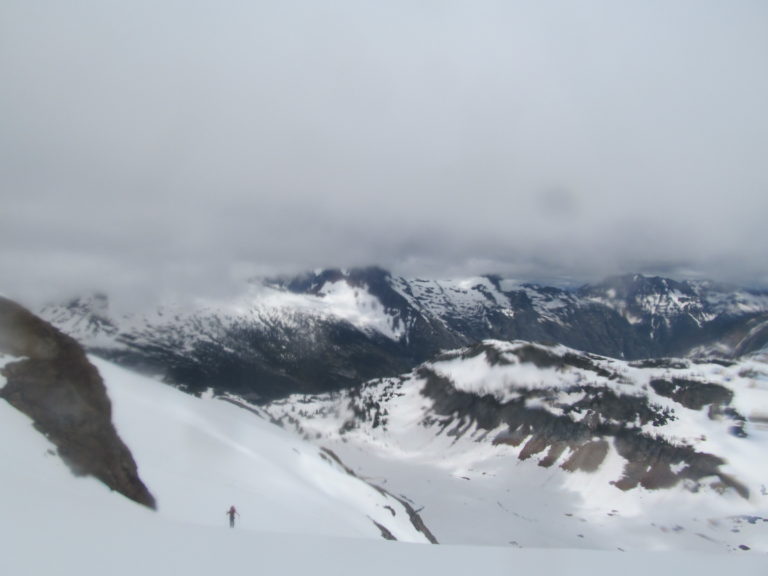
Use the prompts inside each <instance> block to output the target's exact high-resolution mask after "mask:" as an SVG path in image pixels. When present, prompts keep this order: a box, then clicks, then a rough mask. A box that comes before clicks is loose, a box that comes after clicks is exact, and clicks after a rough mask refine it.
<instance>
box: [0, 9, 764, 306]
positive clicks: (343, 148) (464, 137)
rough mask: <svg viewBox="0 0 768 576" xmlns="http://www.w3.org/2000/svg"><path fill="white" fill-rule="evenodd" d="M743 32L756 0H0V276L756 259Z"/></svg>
mask: <svg viewBox="0 0 768 576" xmlns="http://www.w3.org/2000/svg"><path fill="white" fill-rule="evenodd" d="M766 30H768V5H766V4H765V3H764V2H762V1H758V0H756V1H748V0H741V1H734V2H728V3H726V2H715V1H699V0H696V1H694V0H690V1H688V0H679V1H672V2H669V1H664V2H661V1H658V2H657V1H649V2H637V3H632V5H628V3H616V2H611V1H607V0H606V1H598V0H594V1H582V2H567V1H543V2H513V1H504V2H501V1H498V2H494V1H486V0H481V1H473V2H448V1H434V2H405V1H390V2H366V1H352V0H350V1H342V0H330V1H328V2H311V1H308V0H293V1H292V0H286V1H281V2H213V1H210V2H206V1H198V2H189V1H183V2H182V1H166V2H148V1H134V2H117V1H114V2H111V1H106V2H105V1H98V2H97V1H74V2H67V3H61V2H55V1H52V0H50V1H38V2H35V1H29V0H24V1H22V0H4V1H3V2H2V4H0V74H1V75H2V79H3V89H2V90H1V91H0V191H1V192H0V193H1V194H2V197H1V199H2V203H1V207H0V246H2V252H1V253H0V278H2V284H1V285H0V289H3V290H6V291H11V292H13V293H14V294H16V293H22V292H23V293H29V292H30V291H37V292H40V293H43V292H49V293H53V292H55V291H60V290H74V289H78V288H80V287H84V286H86V285H89V286H90V285H98V286H101V287H104V288H108V289H109V288H114V286H117V285H120V286H123V287H129V288H130V289H131V290H134V289H139V287H140V286H145V285H146V284H147V283H148V282H151V283H155V284H159V285H167V286H168V288H169V289H170V288H173V289H176V288H178V286H180V285H189V284H194V285H195V286H196V287H197V286H200V287H201V288H199V289H202V287H205V289H214V288H216V287H217V286H218V285H219V283H220V282H221V281H222V279H227V278H230V277H231V276H232V274H233V273H234V274H235V275H237V274H247V273H250V272H252V271H262V270H266V271H268V270H276V269H278V270H285V269H301V268H307V267H316V266H327V265H342V266H345V265H355V264H368V263H378V264H381V265H384V266H388V267H391V268H394V269H395V270H397V271H402V272H405V273H417V272H423V273H431V274H439V275H450V274H455V273H460V272H464V273H466V272H473V273H474V272H485V271H498V272H502V273H508V274H514V275H519V276H523V277H530V278H537V279H551V278H572V279H574V280H577V281H578V280H582V279H589V278H590V277H594V276H600V275H603V274H610V273H616V272H622V271H629V270H641V271H663V272H667V273H672V274H677V275H681V274H691V275H704V276H709V277H714V278H716V279H723V280H737V281H742V282H750V283H755V284H761V285H768V270H767V269H766V266H765V261H766V259H765V254H766V251H767V250H766V249H768V241H766V237H768V235H766V234H765V233H764V215H765V214H766V213H768V161H767V160H766V159H767V158H768V104H767V103H768V35H766V33H765V31H766ZM233 271H234V272H233ZM196 289H197V288H196Z"/></svg>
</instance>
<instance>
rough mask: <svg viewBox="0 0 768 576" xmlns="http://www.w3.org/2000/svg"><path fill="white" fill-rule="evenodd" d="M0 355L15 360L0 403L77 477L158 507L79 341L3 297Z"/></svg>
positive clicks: (0, 302) (0, 372)
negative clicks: (24, 419) (29, 423)
mask: <svg viewBox="0 0 768 576" xmlns="http://www.w3.org/2000/svg"><path fill="white" fill-rule="evenodd" d="M0 355H8V356H12V357H16V358H17V359H16V360H14V361H11V362H8V363H6V364H5V366H4V367H3V368H2V369H1V370H0V375H2V376H4V377H5V380H6V384H5V386H4V387H3V388H2V389H0V398H2V399H4V400H6V401H7V402H8V403H9V404H11V405H12V406H14V407H15V408H16V409H18V410H19V411H21V412H23V413H24V414H26V415H27V416H29V417H30V418H31V419H32V420H33V422H34V425H35V427H36V428H37V429H38V430H39V431H40V432H41V433H43V434H44V435H45V436H46V437H47V438H48V439H49V440H50V441H51V442H52V443H53V444H54V445H55V446H56V447H57V450H58V453H59V455H60V456H61V458H62V459H63V460H64V462H66V463H67V465H68V466H69V467H70V469H71V470H72V472H73V473H75V474H76V475H91V476H94V477H96V478H98V479H99V480H101V481H102V482H104V483H105V484H106V485H107V486H109V487H110V488H112V489H113V490H116V491H118V492H120V493H121V494H123V495H125V496H126V497H128V498H130V499H131V500H134V501H136V502H138V503H140V504H143V505H145V506H148V507H150V508H154V507H155V499H154V497H153V496H152V494H151V493H150V492H149V490H148V489H147V487H146V486H145V485H144V483H143V482H142V481H141V479H140V478H139V474H138V471H137V467H136V463H135V461H134V459H133V456H132V455H131V452H130V450H129V449H128V447H127V446H126V445H125V444H124V443H123V441H122V440H121V439H120V437H119V436H118V434H117V431H116V430H115V427H114V426H113V424H112V407H111V403H110V400H109V397H108V396H107V393H106V389H105V387H104V383H103V382H102V379H101V376H100V375H99V372H98V370H97V369H96V368H95V367H94V366H93V365H92V364H91V363H90V362H89V361H88V358H87V357H86V355H85V352H84V351H83V349H82V348H81V346H80V345H79V344H78V343H77V342H76V341H75V340H74V339H72V338H71V337H69V336H67V335H65V334H63V333H62V332H60V331H59V330H57V329H56V328H54V327H53V326H51V325H50V324H48V323H47V322H44V321H43V320H41V319H40V318H38V317H36V316H35V315H33V314H32V313H31V312H29V311H28V310H26V309H25V308H23V307H21V306H19V305H18V304H16V303H14V302H12V301H10V300H7V299H5V298H2V297H0Z"/></svg>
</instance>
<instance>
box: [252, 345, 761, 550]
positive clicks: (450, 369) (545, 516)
mask: <svg viewBox="0 0 768 576" xmlns="http://www.w3.org/2000/svg"><path fill="white" fill-rule="evenodd" d="M266 409H267V411H268V412H269V413H270V414H272V415H273V417H275V418H276V419H277V420H279V421H281V422H282V423H283V424H284V425H286V426H288V427H292V428H295V429H296V430H298V431H300V432H301V433H303V434H304V435H305V437H307V438H309V439H313V440H314V441H315V442H318V443H319V444H322V445H330V446H332V447H333V449H334V450H335V451H337V452H338V453H339V454H342V456H343V458H344V459H345V460H346V461H347V462H350V463H351V464H352V465H353V466H355V467H357V468H358V469H359V472H360V473H361V474H364V475H372V476H374V477H379V476H383V477H386V479H387V481H388V484H387V486H389V487H390V489H394V490H398V491H399V490H407V491H408V493H409V495H410V496H411V497H412V498H413V499H414V501H415V502H416V503H417V505H418V506H419V507H422V506H423V511H422V515H423V516H424V518H425V521H426V522H427V523H428V524H429V525H430V526H432V527H433V529H434V530H435V534H436V536H437V537H438V538H439V539H442V540H444V541H446V542H454V543H456V542H462V541H464V540H463V539H464V538H466V537H467V533H466V532H465V531H462V529H461V528H459V527H457V526H459V525H460V524H461V523H464V522H469V523H470V524H471V525H472V527H473V528H472V536H471V537H470V541H471V542H474V543H483V544H509V543H512V542H514V543H516V544H519V545H521V546H563V547H580V546H583V545H590V546H596V547H606V548H610V547H621V548H622V549H631V548H638V547H644V546H647V547H659V548H676V547H681V548H694V549H709V550H733V549H738V548H739V547H749V548H751V549H758V550H763V551H768V547H766V544H765V538H764V536H765V530H766V526H768V484H767V483H766V478H768V465H767V464H766V462H767V461H766V458H765V454H766V453H768V364H765V363H763V362H760V361H758V360H755V359H745V360H742V361H739V362H732V363H722V362H721V363H706V362H702V361H694V360H650V361H638V362H626V361H621V360H616V359H611V358H607V357H600V356H596V355H592V354H585V353H580V352H577V351H575V350H573V349H569V348H567V347H565V346H562V345H555V346H544V345H538V344H532V343H529V342H522V341H517V342H500V341H485V342H482V343H479V344H477V345H475V346H472V347H470V348H466V349H462V350H457V351H454V352H449V353H445V354H443V355H441V356H439V357H438V358H436V359H435V360H434V361H432V362H428V363H425V364H423V365H421V366H419V367H418V368H417V369H415V370H414V371H413V372H411V373H409V374H406V375H404V376H402V377H398V378H385V379H380V380H376V381H372V382H369V383H367V384H366V385H364V386H362V387H360V388H356V389H352V390H348V391H342V392H335V393H328V394H323V395H315V396H306V395H294V396H291V397H289V398H286V399H283V400H279V401H275V402H273V403H271V404H269V405H268V406H266Z"/></svg>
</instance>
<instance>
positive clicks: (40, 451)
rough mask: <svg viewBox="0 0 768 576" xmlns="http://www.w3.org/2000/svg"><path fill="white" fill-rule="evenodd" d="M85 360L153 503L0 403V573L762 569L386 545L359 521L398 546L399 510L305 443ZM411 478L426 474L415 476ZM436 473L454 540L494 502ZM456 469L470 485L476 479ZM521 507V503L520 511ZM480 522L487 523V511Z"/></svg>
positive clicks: (755, 561)
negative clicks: (392, 535) (457, 530)
mask: <svg viewBox="0 0 768 576" xmlns="http://www.w3.org/2000/svg"><path fill="white" fill-rule="evenodd" d="M93 361H94V363H95V364H96V365H97V367H98V368H99V370H100V371H101V373H102V375H103V376H104V379H105V382H106V384H107V387H108V391H109V395H110V397H111V399H112V402H113V409H114V421H115V424H116V426H117V428H118V431H119V433H120V434H121V436H122V438H123V439H124V440H125V441H126V443H127V444H128V445H129V447H130V448H131V449H132V451H133V454H134V457H135V458H136V460H137V462H138V465H139V470H140V473H141V475H142V478H143V479H144V481H145V482H146V483H147V484H148V486H149V488H150V490H152V492H153V493H154V494H155V496H156V497H157V499H158V504H159V508H158V511H156V512H153V511H150V510H148V509H146V508H143V507H141V506H139V505H137V504H135V503H133V502H131V501H129V500H127V499H125V498H123V497H122V496H120V495H119V494H117V493H115V492H111V491H110V490H109V489H107V488H106V487H105V486H104V485H102V484H101V483H100V482H98V481H96V480H94V479H93V478H89V477H84V478H83V477H81V478H77V477H75V476H73V475H72V474H71V472H70V471H69V469H68V468H67V467H66V466H65V465H64V463H63V462H62V461H61V460H60V459H59V458H58V457H57V456H56V455H55V449H54V447H53V446H52V445H51V444H50V443H49V441H48V440H46V438H45V437H44V436H42V435H41V434H39V433H38V432H37V431H36V430H35V429H34V427H33V426H32V423H31V421H30V420H29V419H28V418H27V417H26V416H24V415H23V414H21V413H20V412H18V411H16V410H15V409H14V408H12V407H11V406H10V405H9V404H7V403H6V402H4V401H0V476H2V479H3V481H2V490H0V542H1V543H2V553H1V554H0V574H3V575H6V574H7V575H13V576H25V575H30V576H31V575H40V574H61V575H77V576H91V575H94V576H103V575H105V574H109V575H110V576H134V575H135V574H144V575H163V576H166V575H169V574H183V575H185V576H196V575H203V574H218V573H222V572H223V573H251V572H257V573H266V574H288V575H293V574H296V575H298V574H301V575H306V574H316V575H334V576H338V575H342V576H344V575H359V574H363V573H364V574H367V575H371V576H379V575H381V576H384V575H386V576H391V575H392V574H412V573H438V574H445V575H454V574H455V575H462V576H464V575H465V574H466V573H468V572H470V571H476V572H478V571H479V572H481V573H483V574H486V575H490V576H494V575H499V576H501V575H507V574H509V573H510V570H512V569H514V572H515V573H517V574H531V575H533V574H536V575H539V574H553V575H554V574H561V573H563V572H567V573H571V574H582V573H583V574H589V575H590V576H594V575H598V576H600V575H608V574H616V573H617V572H619V571H620V572H621V573H622V574H625V575H627V576H634V575H637V576H641V575H642V576H646V575H647V573H648V571H649V570H650V571H653V572H657V573H661V574H665V573H669V574H672V573H675V574H681V573H691V572H694V573H696V574H698V575H699V576H709V575H712V576H714V575H717V576H721V575H722V574H723V573H724V572H726V571H737V572H738V573H739V574H741V575H744V576H753V575H754V576H757V575H758V574H759V575H762V574H764V573H765V572H764V569H765V562H766V556H765V555H764V554H759V553H756V552H755V551H750V552H738V553H734V554H709V553H705V554H693V553H686V552H665V553H662V552H648V551H643V552H627V553H623V552H620V551H613V552H610V551H597V550H573V549H570V548H572V547H571V546H566V547H564V549H557V550H552V549H549V550H538V549H526V550H521V549H517V548H516V547H513V546H509V545H508V546H506V547H489V546H450V545H448V546H446V545H442V546H430V545H423V544H409V543H402V542H397V543H395V542H384V541H381V540H379V539H378V538H379V537H378V535H377V533H376V532H377V531H376V529H375V527H374V526H373V524H372V523H371V522H370V520H369V519H368V518H367V517H366V516H367V515H371V516H372V517H374V518H381V516H378V515H379V513H380V512H382V511H383V512H385V515H384V516H389V518H387V522H388V524H387V526H388V527H389V528H390V529H392V530H393V531H394V530H400V531H401V534H400V535H401V536H402V537H404V538H409V537H410V538H412V539H413V540H418V538H417V537H416V536H417V535H416V534H415V533H414V531H413V530H412V528H411V527H410V526H409V525H408V524H407V523H404V522H401V521H400V520H401V519H400V518H399V516H401V514H400V509H398V508H397V507H396V506H397V504H396V502H393V501H392V500H391V499H388V498H387V497H386V496H384V495H383V494H381V493H380V492H378V491H375V490H372V489H369V488H367V487H366V485H365V484H363V483H362V482H360V481H355V480H354V479H353V478H352V477H350V476H348V475H346V474H345V473H343V471H342V470H340V469H339V468H338V467H337V466H336V465H334V464H333V463H329V462H327V461H326V460H325V459H323V458H322V457H320V456H319V455H318V454H319V451H318V448H317V447H315V446H313V445H310V444H307V443H306V442H304V441H301V440H299V439H298V438H297V437H296V436H294V435H292V434H290V433H288V432H286V431H283V430H280V429H277V428H275V427H274V426H272V425H271V424H269V423H268V422H266V421H264V420H263V419H262V418H261V417H259V416H258V415H256V414H253V413H252V412H250V411H248V410H244V409H242V408H239V407H236V406H233V405H231V404H228V403H225V402H223V401H221V400H217V399H214V398H204V399H198V398H193V397H190V396H185V395H183V394H181V393H179V392H178V391H176V390H174V389H171V388H169V387H166V386H165V385H163V384H160V383H158V382H155V381H152V380H150V379H147V378H144V377H140V376H136V375H134V374H131V373H129V372H126V371H124V370H122V369H120V368H117V367H115V366H112V365H110V364H109V363H106V362H103V361H100V360H96V359H94V360H93ZM425 462H427V463H428V460H426V461H425ZM399 470H401V471H402V470H407V471H410V472H412V476H411V484H412V486H413V487H414V489H416V492H418V493H421V492H423V491H424V486H423V484H424V481H425V480H426V482H427V484H429V482H430V481H431V480H432V479H436V477H435V476H434V475H433V474H431V473H429V471H430V468H429V466H427V467H426V468H424V469H423V470H422V468H420V464H414V465H413V466H405V467H403V466H400V467H399ZM424 470H426V471H427V472H428V473H426V474H423V473H422V472H423V471H424ZM446 472H447V474H446V475H445V476H444V477H443V478H442V479H441V480H440V482H439V483H437V484H436V485H434V486H432V487H430V488H429V489H430V490H432V491H433V492H436V491H437V490H442V489H444V488H448V487H451V486H453V488H458V489H457V490H455V491H454V492H453V497H454V498H455V501H454V502H453V503H452V504H449V502H446V501H444V502H443V503H444V504H447V505H448V506H447V507H446V509H445V510H443V511H442V513H444V514H446V515H448V516H452V515H456V514H466V522H465V523H464V524H463V527H462V531H463V532H465V533H466V534H470V533H472V532H473V531H474V530H475V529H476V528H477V526H478V524H477V522H478V521H479V520H480V519H481V518H482V515H483V514H484V513H485V512H486V511H487V510H488V509H492V508H497V504H496V503H495V502H484V501H482V500H476V501H473V502H471V501H468V498H467V496H468V495H471V494H470V493H467V492H466V491H464V492H462V490H461V487H466V486H468V485H470V484H471V483H470V482H468V481H466V480H463V479H459V478H457V477H456V476H455V475H454V474H453V471H448V470H446ZM466 473H467V474H470V475H472V477H473V479H477V478H479V474H480V472H479V471H475V470H467V471H466ZM395 476H398V474H395ZM384 484H385V487H387V488H391V487H389V486H386V482H384ZM512 487H513V488H514V487H515V486H512ZM538 488H539V487H537V486H536V485H534V484H531V485H530V486H529V489H530V490H531V491H532V492H531V494H530V495H526V496H525V497H524V498H523V500H525V501H528V502H535V504H536V505H537V506H541V507H542V508H541V509H542V510H546V509H547V508H548V505H547V503H546V501H545V500H544V499H543V498H541V497H540V496H538V495H537V494H536V492H537V490H538ZM541 488H544V489H545V494H546V495H549V494H550V492H551V491H546V488H545V487H544V486H541ZM372 492H374V493H375V494H372ZM450 495H451V493H449V492H448V493H445V494H444V496H445V497H450ZM233 503H234V504H236V505H237V506H238V508H239V510H240V512H241V517H240V518H239V519H238V526H237V527H236V528H235V529H234V530H232V529H230V528H228V527H227V526H226V516H225V511H226V509H227V508H228V507H229V505H230V504H233ZM383 504H386V505H389V506H392V507H393V508H395V509H396V510H397V515H396V516H397V517H393V516H392V514H391V512H390V511H389V510H387V509H381V506H382V505H383ZM508 504H509V498H507V500H505V502H504V504H503V505H505V506H506V505H508ZM574 504H575V503H574ZM470 505H471V506H470ZM498 506H502V503H501V502H499V504H498ZM523 508H530V509H531V511H533V510H534V507H532V506H522V507H521V506H518V509H523ZM572 509H575V507H572ZM435 512H437V515H439V513H440V511H435ZM520 516H521V518H522V515H520ZM513 518H514V517H513V516H512V515H510V519H513ZM489 520H490V521H492V522H495V521H496V519H495V518H494V517H493V516H490V517H489ZM538 522H539V521H538V519H535V518H528V517H525V518H522V519H518V521H517V523H515V522H510V523H509V524H508V526H507V529H506V530H507V532H509V530H515V529H519V528H524V530H520V533H521V535H525V534H526V533H528V534H530V535H531V536H530V537H529V539H531V540H534V539H536V538H537V537H540V536H541V534H542V533H546V532H552V531H554V532H558V531H563V532H564V530H560V529H559V528H558V523H553V524H552V525H551V526H545V525H542V524H539V523H538ZM559 523H561V524H570V525H571V526H572V527H575V528H577V529H578V530H582V531H585V532H589V530H588V528H589V526H587V525H584V524H582V523H581V521H580V520H579V519H577V518H571V519H565V520H564V519H563V518H560V520H559ZM537 535H538V536H537ZM590 535H591V533H590Z"/></svg>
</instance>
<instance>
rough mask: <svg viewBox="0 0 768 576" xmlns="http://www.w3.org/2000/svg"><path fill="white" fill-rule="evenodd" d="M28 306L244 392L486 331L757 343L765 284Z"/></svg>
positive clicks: (637, 347)
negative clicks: (755, 287) (138, 306)
mask: <svg viewBox="0 0 768 576" xmlns="http://www.w3.org/2000/svg"><path fill="white" fill-rule="evenodd" d="M40 314H41V316H42V317H44V318H45V319H47V320H49V321H50V322H51V323H53V324H54V325H56V326H57V327H59V328H60V329H62V330H63V331H64V332H66V333H68V334H70V335H72V336H74V337H75V338H77V339H78V340H79V341H80V342H82V343H83V344H84V345H86V346H87V347H88V349H89V350H90V351H92V352H94V353H96V354H98V355H100V356H103V357H107V358H110V359H112V360H115V361H117V362H120V363H122V364H124V365H128V366H132V367H138V368H141V369H144V370H146V371H149V372H151V373H155V374H159V375H161V376H162V377H164V378H165V379H166V380H167V381H170V382H174V383H177V384H180V385H183V386H185V387H187V388H188V389H190V390H192V391H196V392H200V391H202V390H205V389H207V388H209V387H214V388H216V389H217V390H218V391H221V392H225V391H226V392H233V393H237V394H238V395H240V396H242V397H244V398H247V399H250V400H254V401H256V400H259V399H262V400H263V399H269V398H275V397H281V396H285V395H286V394H288V393H291V392H318V391H324V390H325V391H327V390H336V389H339V388H344V387H349V386H356V385H358V384H359V383H360V382H362V381H365V380H369V379H372V378H377V377H383V376H394V375H396V374H400V373H403V372H407V371H409V370H411V369H412V368H413V367H414V366H417V365H418V364H420V363H422V362H424V361H427V360H429V359H431V358H432V357H434V356H435V354H438V353H439V352H440V351H442V350H449V349H453V348H457V347H461V346H466V345H470V344H472V343H475V342H478V341H482V340H484V339H488V338H492V339H499V340H515V339H524V340H530V341H539V342H557V343H562V344H565V345H567V346H571V347H574V348H576V349H579V350H585V351H588V352H593V353H597V354H602V355H606V356H611V357H615V358H625V359H639V358H648V357H663V356H683V355H687V354H698V355H699V356H710V355H715V356H717V357H736V356H740V355H744V354H748V353H752V352H754V351H756V350H759V349H761V348H762V347H764V346H765V345H766V344H768V294H766V293H762V292H756V291H748V290H741V289H730V288H723V287H718V286H716V285H713V284H711V283H707V282H675V281H673V280H668V279H663V278H648V277H644V276H640V275H633V276H623V277H616V278H613V279H610V280H606V281H605V282H603V283H601V284H597V285H593V286H585V287H582V288H579V289H576V290H565V289H561V288H554V287H545V286H537V285H531V284H521V283H518V282H515V281H512V280H507V279H502V278H499V277H495V276H486V277H475V278H466V279H460V280H433V279H421V278H403V277H396V276H392V275H391V274H389V273H387V272H386V271H384V270H381V269H378V268H365V269H353V270H346V271H341V270H323V271H317V272H313V273H309V274H305V275H303V276H299V277H292V278H280V279H265V280H254V281H252V282H251V283H250V284H248V286H247V287H246V288H245V289H244V291H243V293H242V294H241V295H240V296H239V297H237V298H234V299H231V300H227V301H210V300H209V301H205V300H187V301H185V302H183V303H180V302H176V303H174V302H167V303H165V304H163V305H161V306H158V307H154V308H151V309H148V310H138V311H135V312H133V313H130V314H122V315H115V314H112V313H111V312H110V310H109V302H108V299H107V297H106V296H104V295H96V296H91V297H87V298H78V299H74V300H71V301H69V302H66V303H64V304H59V305H49V306H46V307H44V308H43V309H42V310H41V311H40Z"/></svg>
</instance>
